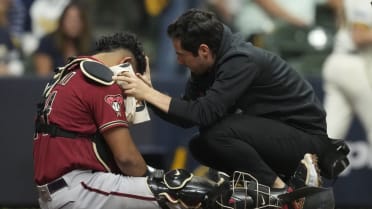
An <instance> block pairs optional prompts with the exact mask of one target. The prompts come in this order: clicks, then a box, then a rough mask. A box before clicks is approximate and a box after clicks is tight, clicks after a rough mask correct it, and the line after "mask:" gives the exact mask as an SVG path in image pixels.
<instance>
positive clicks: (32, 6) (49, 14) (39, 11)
mask: <svg viewBox="0 0 372 209" xmlns="http://www.w3.org/2000/svg"><path fill="white" fill-rule="evenodd" d="M23 1H24V2H25V6H27V7H26V9H27V10H26V11H27V12H28V15H29V16H26V20H25V21H26V22H25V24H26V25H25V27H29V28H27V30H28V31H27V32H26V33H25V34H24V35H23V36H22V50H23V52H24V54H25V55H26V57H28V56H30V55H32V53H33V52H34V51H35V50H36V48H37V47H38V45H39V41H40V38H41V37H43V36H45V35H46V34H49V33H52V32H54V31H55V30H56V29H57V26H58V20H59V18H60V16H61V14H62V11H63V10H64V9H65V7H66V5H67V4H68V3H69V2H70V0H23ZM30 1H31V2H30ZM28 18H29V19H28Z"/></svg>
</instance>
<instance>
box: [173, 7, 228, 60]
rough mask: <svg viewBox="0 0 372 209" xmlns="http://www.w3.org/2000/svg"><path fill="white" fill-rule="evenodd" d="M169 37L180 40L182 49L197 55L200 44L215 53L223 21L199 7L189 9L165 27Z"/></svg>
mask: <svg viewBox="0 0 372 209" xmlns="http://www.w3.org/2000/svg"><path fill="white" fill-rule="evenodd" d="M167 33H168V36H169V37H170V38H177V39H180V41H181V46H182V48H183V49H185V50H187V51H190V52H191V53H192V54H193V55H194V56H197V55H198V49H199V46H200V44H206V45H208V47H209V48H210V49H211V50H212V52H213V53H214V54H217V51H218V49H219V48H220V45H221V40H222V35H223V23H222V22H221V21H219V20H218V19H217V16H216V15H215V14H214V13H212V12H209V11H204V10H201V9H195V8H193V9H189V10H188V11H186V12H185V13H183V14H182V15H181V16H180V17H178V19H177V20H176V21H175V22H173V23H171V24H170V25H169V26H168V29H167Z"/></svg>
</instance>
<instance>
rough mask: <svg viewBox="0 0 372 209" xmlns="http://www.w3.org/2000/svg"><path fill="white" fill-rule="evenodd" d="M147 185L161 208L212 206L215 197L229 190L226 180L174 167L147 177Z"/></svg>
mask: <svg viewBox="0 0 372 209" xmlns="http://www.w3.org/2000/svg"><path fill="white" fill-rule="evenodd" d="M147 183H148V186H149V188H150V190H151V191H152V192H153V194H154V195H155V198H156V199H157V201H158V203H159V205H160V206H161V207H162V208H163V209H170V208H179V206H181V208H206V209H208V208H214V205H215V202H216V199H217V198H219V197H220V195H221V194H223V193H224V192H228V191H229V186H228V182H219V183H217V182H214V181H212V180H210V179H207V178H205V177H200V176H194V175H193V174H192V173H190V172H188V171H186V170H183V169H176V170H171V171H169V172H167V173H165V174H158V175H153V176H150V177H148V179H147Z"/></svg>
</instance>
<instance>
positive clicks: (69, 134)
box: [35, 58, 119, 173]
mask: <svg viewBox="0 0 372 209" xmlns="http://www.w3.org/2000/svg"><path fill="white" fill-rule="evenodd" d="M77 67H79V68H80V69H81V71H82V73H83V74H84V76H86V77H87V78H89V79H90V80H93V81H94V82H96V83H97V85H106V86H109V85H112V84H114V81H113V80H112V76H113V73H112V71H111V70H110V69H109V68H108V67H106V66H104V65H103V64H101V63H99V62H96V61H94V60H92V59H89V58H76V59H73V60H71V61H70V62H69V63H68V64H67V65H65V66H63V67H59V68H57V70H56V73H55V75H54V76H53V79H52V80H51V81H50V82H48V84H47V85H46V87H45V89H44V91H43V94H42V98H41V101H40V102H39V103H38V105H37V118H36V121H35V134H37V133H46V134H49V135H50V136H51V137H65V138H70V139H75V138H78V137H84V138H88V139H90V140H91V141H92V146H93V150H94V152H95V155H96V157H97V159H98V161H99V162H100V163H101V164H102V165H103V166H104V167H105V169H106V170H107V171H108V172H115V173H116V172H118V171H119V169H118V167H117V166H116V163H115V161H114V159H113V155H112V153H111V151H110V149H109V147H108V145H107V144H106V142H105V140H104V138H103V136H102V135H101V134H100V133H99V131H98V129H97V131H96V133H95V134H92V135H85V134H82V133H77V132H73V131H69V130H64V129H62V128H60V127H59V126H58V125H56V124H50V123H49V121H48V120H47V112H48V110H47V109H45V101H46V99H47V98H48V95H49V94H50V92H51V91H52V89H53V88H54V87H55V86H56V85H57V84H58V83H59V82H60V81H61V80H62V79H63V78H64V77H65V76H66V75H67V74H68V73H69V72H71V71H72V70H76V68H77Z"/></svg>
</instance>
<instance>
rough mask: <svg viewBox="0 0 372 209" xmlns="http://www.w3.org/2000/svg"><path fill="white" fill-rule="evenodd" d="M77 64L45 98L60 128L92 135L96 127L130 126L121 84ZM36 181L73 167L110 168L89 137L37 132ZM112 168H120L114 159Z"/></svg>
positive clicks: (52, 178) (42, 181)
mask: <svg viewBox="0 0 372 209" xmlns="http://www.w3.org/2000/svg"><path fill="white" fill-rule="evenodd" d="M78 68H79V67H76V69H74V70H71V72H69V73H68V74H67V75H66V76H65V77H64V78H63V79H62V80H61V81H60V82H59V84H57V85H56V86H55V87H54V88H53V89H52V91H51V93H50V94H49V96H48V98H47V100H46V101H45V108H49V111H48V117H47V120H48V121H49V123H50V124H56V125H58V126H59V127H60V128H61V129H64V130H67V131H72V132H77V133H81V134H82V135H92V134H94V133H95V132H96V131H97V129H98V130H99V131H100V132H101V133H102V132H104V131H106V130H108V129H111V128H114V127H118V126H122V127H127V125H128V123H127V119H126V117H125V109H124V99H123V97H122V95H121V90H120V88H119V86H118V85H116V84H114V85H110V86H104V85H100V84H98V83H95V82H94V81H92V80H89V79H88V78H86V77H85V76H84V75H83V73H82V72H81V71H80V70H79V69H78ZM33 155H34V167H35V168H34V170H35V174H34V175H35V176H34V178H35V182H36V183H37V184H45V183H47V182H50V181H53V180H54V179H56V178H58V177H60V176H62V175H63V174H65V173H67V172H69V171H71V170H74V169H91V170H95V171H107V170H108V169H107V168H105V165H104V164H102V163H101V162H100V159H98V158H97V157H96V154H95V150H94V147H93V145H92V141H91V140H90V139H88V138H84V137H81V138H75V139H72V138H64V137H54V138H53V137H50V135H48V134H40V133H39V134H37V136H36V138H35V139H34V153H33ZM108 166H109V167H110V170H111V171H112V172H119V169H118V168H117V166H116V165H115V163H112V165H108Z"/></svg>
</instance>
